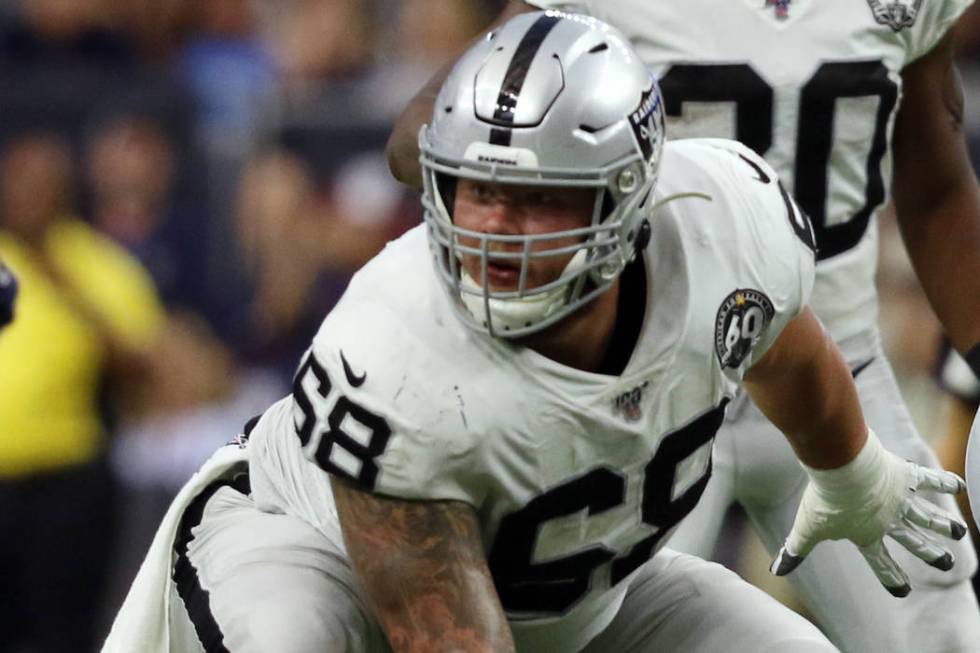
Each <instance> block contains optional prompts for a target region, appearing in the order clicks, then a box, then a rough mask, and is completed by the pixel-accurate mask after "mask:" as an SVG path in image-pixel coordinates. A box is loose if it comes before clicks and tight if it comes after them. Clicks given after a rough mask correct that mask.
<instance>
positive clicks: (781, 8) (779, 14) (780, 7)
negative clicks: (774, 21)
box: [766, 0, 790, 20]
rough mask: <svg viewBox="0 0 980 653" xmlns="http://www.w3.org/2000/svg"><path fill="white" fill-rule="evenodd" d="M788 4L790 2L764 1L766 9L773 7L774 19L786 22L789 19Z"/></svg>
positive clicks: (782, 0) (787, 0)
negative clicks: (774, 9)
mask: <svg viewBox="0 0 980 653" xmlns="http://www.w3.org/2000/svg"><path fill="white" fill-rule="evenodd" d="M789 3H790V0H766V8H769V7H775V8H776V18H779V19H780V20H786V19H787V18H789Z"/></svg>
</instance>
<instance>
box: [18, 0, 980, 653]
mask: <svg viewBox="0 0 980 653" xmlns="http://www.w3.org/2000/svg"><path fill="white" fill-rule="evenodd" d="M500 4H501V2H500V0H207V1H206V2H200V1H192V0H0V117H2V120H0V258H2V259H3V260H5V261H6V262H7V263H8V264H10V266H11V267H12V268H14V270H15V271H16V272H17V273H18V275H19V276H20V277H21V280H22V297H21V303H20V305H19V306H18V311H19V314H18V320H17V321H16V322H15V323H14V325H13V326H11V327H10V328H9V329H8V330H7V331H5V332H4V333H3V335H2V336H0V416H2V418H3V426H2V428H0V533H4V537H3V538H0V540H5V541H2V543H0V554H2V555H0V577H3V578H4V580H5V583H4V585H3V586H2V587H3V589H2V590H0V629H3V630H4V632H5V633H7V634H8V636H5V638H4V641H3V642H0V653H2V652H5V651H68V650H71V651H85V650H91V649H92V647H93V646H94V642H96V641H97V640H98V639H99V638H100V637H101V636H102V634H103V633H104V629H105V627H106V624H107V621H106V620H107V618H108V617H109V615H110V614H111V613H112V611H113V610H114V609H115V607H116V605H117V604H118V601H119V600H121V597H122V595H123V594H124V593H125V590H126V587H127V585H128V582H129V580H130V579H131V577H132V574H133V573H134V571H135V566H136V565H138V564H139V560H140V557H141V556H142V555H143V553H144V552H145V549H146V546H147V543H148V540H149V538H150V537H151V535H152V532H153V529H154V528H155V526H156V524H157V522H158V521H159V519H160V517H161V515H162V512H163V510H165V508H166V505H167V503H168V502H169V500H170V497H171V496H172V494H173V493H174V492H175V490H176V489H177V488H178V487H179V486H180V485H181V484H182V483H183V481H184V480H186V478H187V477H188V476H189V474H190V473H191V472H192V471H193V470H194V469H196V468H197V466H198V465H199V464H200V462H201V461H202V460H203V459H204V458H206V457H207V456H208V455H209V453H210V452H211V451H212V450H213V449H214V448H215V447H216V446H218V445H220V444H223V443H224V442H225V441H227V440H229V439H230V438H231V437H233V436H234V435H235V433H237V432H238V430H239V429H240V428H241V426H242V424H243V423H244V422H245V421H246V420H247V419H248V418H249V417H251V416H252V415H254V414H257V413H259V412H261V410H262V409H263V408H264V407H265V406H267V405H268V404H269V403H271V402H272V401H274V400H275V399H277V398H278V397H279V396H281V395H282V394H283V393H285V392H286V391H288V387H289V384H290V382H291V376H292V374H293V371H294V368H295V365H296V363H297V361H298V360H299V358H300V355H301V354H302V351H303V350H304V349H305V348H306V347H307V346H308V344H309V342H310V340H311V338H312V337H313V335H314V334H315V332H316V329H317V327H318V325H319V323H320V320H321V319H322V318H323V316H324V315H325V314H326V313H327V312H328V311H329V310H330V308H331V306H332V305H333V303H334V302H335V301H336V300H337V299H338V297H339V295H340V293H341V292H342V291H343V289H344V287H345V285H346V282H347V280H348V279H349V277H350V275H351V274H352V272H353V271H354V270H356V269H357V268H358V267H360V266H361V265H362V264H363V263H364V262H365V261H367V260H368V259H369V258H370V257H371V256H373V255H374V254H375V253H377V252H378V251H379V250H380V249H381V247H383V245H384V243H385V242H387V241H388V240H390V239H391V238H393V237H395V236H397V235H398V234H400V233H401V232H403V231H405V230H406V229H408V228H411V227H412V226H414V225H415V224H417V223H418V222H419V220H420V217H421V215H420V209H419V206H418V201H417V198H416V197H415V196H414V195H413V194H412V193H410V192H408V191H406V190H405V189H403V188H401V187H400V186H399V185H397V183H396V182H395V181H394V180H393V179H392V178H391V177H390V175H389V174H388V171H387V167H386V164H385V160H384V155H383V147H384V143H385V141H386V139H387V136H388V133H389V131H390V127H391V124H392V122H393V120H394V118H395V117H396V116H397V114H398V112H399V111H400V110H401V108H402V107H403V106H404V104H405V103H406V102H407V101H408V99H409V98H410V97H411V96H412V95H413V94H414V93H415V91H416V90H417V89H418V88H419V87H420V86H422V84H423V83H424V82H425V81H426V80H427V79H428V77H429V76H430V75H431V74H432V73H433V72H434V71H435V70H436V69H437V68H438V67H440V66H441V65H442V64H443V63H444V62H445V61H446V60H448V59H449V58H450V57H451V56H452V55H453V54H454V53H455V52H457V51H459V50H460V49H461V48H462V46H463V44H464V43H466V42H467V41H468V40H469V39H470V38H472V36H473V35H474V34H476V33H477V32H478V31H479V30H480V29H481V28H482V26H483V25H485V24H486V22H487V21H488V20H489V19H490V18H491V17H492V16H493V15H494V14H495V13H496V11H497V10H498V9H499V6H500ZM974 14H975V15H977V16H980V12H977V11H975V12H974ZM967 37H968V38H967V39H966V41H965V45H964V50H963V68H962V72H963V76H964V80H965V82H966V88H967V114H968V118H969V120H968V123H969V125H968V126H969V127H970V129H971V134H972V137H971V141H972V143H973V144H974V146H975V150H976V152H977V157H976V160H977V161H980V20H978V21H977V23H976V28H975V29H973V30H970V31H969V34H967ZM882 247H883V252H884V256H883V258H882V270H881V275H880V283H881V287H882V291H883V307H882V308H883V316H884V319H885V323H884V328H885V335H886V342H887V344H888V346H889V349H890V351H891V353H892V356H893V358H892V360H893V363H894V364H895V366H896V368H897V371H898V372H899V374H900V376H901V377H902V378H903V382H904V384H905V387H906V389H907V390H908V392H909V393H910V394H911V395H912V396H910V399H911V400H912V402H913V407H916V406H918V407H919V409H920V410H918V411H917V419H919V420H920V424H919V426H920V428H922V430H923V431H924V432H925V433H929V432H930V430H931V429H932V427H933V425H934V423H935V422H934V421H933V420H937V419H938V417H937V415H935V414H934V413H935V405H936V402H935V399H936V396H937V393H936V390H934V388H933V386H932V385H931V382H929V381H928V379H929V369H930V366H931V365H932V361H933V356H934V353H935V348H936V343H937V341H938V340H939V338H940V336H941V333H940V328H939V327H938V325H937V323H936V322H935V319H934V318H933V317H932V314H931V310H930V309H929V307H928V305H927V304H926V303H925V302H924V300H923V299H922V297H921V293H919V290H918V287H917V284H916V281H915V278H914V275H912V274H911V273H910V271H909V270H910V269H909V266H908V263H907V261H906V260H905V259H904V258H903V250H902V247H901V245H900V242H899V239H898V236H897V234H896V233H895V228H894V225H893V224H892V223H891V222H890V221H889V220H888V219H887V218H886V219H885V220H884V221H883V236H882ZM65 361H69V363H70V364H66V363H65ZM13 506H16V507H17V509H16V510H15V509H14V508H13ZM42 513H43V514H44V515H56V516H57V517H52V518H51V519H48V518H45V519H41V518H39V517H38V515H39V514H42ZM32 515H33V516H32ZM56 519H60V520H61V521H62V522H64V528H63V529H59V528H57V527H55V525H54V524H55V522H56ZM72 529H75V530H72ZM14 531H16V532H19V533H22V534H23V536H22V537H18V538H14V539H15V540H16V541H13V542H12V541H10V538H8V537H7V534H8V533H11V532H14ZM25 551H26V552H27V554H28V555H26V557H25ZM69 551H70V553H71V555H68V554H67V553H68V552H69ZM59 555H60V556H61V557H64V558H66V559H67V560H66V564H65V565H64V567H65V568H64V569H63V570H62V571H61V573H62V576H61V577H57V569H55V572H52V571H51V570H50V569H48V570H47V571H43V570H42V567H51V564H50V561H51V560H52V559H53V557H57V556H59ZM28 558H30V559H28ZM39 560H40V561H39ZM54 566H55V567H57V565H54ZM82 567H84V569H85V570H86V571H87V574H82V573H80V572H79V568H82ZM45 575H46V576H51V577H52V578H51V579H50V581H49V583H47V584H45V583H43V582H39V581H38V580H37V579H38V578H40V577H44V576H45ZM66 578H67V580H66ZM12 579H20V580H21V581H22V582H21V583H20V584H17V583H15V582H14V581H13V580H12ZM78 602H81V603H82V604H84V605H85V606H92V607H90V608H89V609H88V610H87V612H85V611H82V613H78V614H75V613H73V614H68V613H69V612H71V611H70V610H68V609H63V608H64V606H66V605H70V604H73V603H78ZM39 606H40V607H39ZM76 612H77V611H76ZM57 614H61V615H62V617H63V618H62V619H61V620H59V619H57V618H55V617H56V616H57ZM70 619H74V620H75V621H71V620H70ZM72 631H74V632H75V636H76V639H75V640H74V641H72V642H66V641H65V640H64V638H65V637H66V635H65V633H67V632H72ZM10 633H14V635H11V634H10ZM17 634H19V636H20V642H21V643H20V644H17V643H16V642H17V640H18V637H17V636H16V635H17ZM28 642H29V643H28Z"/></svg>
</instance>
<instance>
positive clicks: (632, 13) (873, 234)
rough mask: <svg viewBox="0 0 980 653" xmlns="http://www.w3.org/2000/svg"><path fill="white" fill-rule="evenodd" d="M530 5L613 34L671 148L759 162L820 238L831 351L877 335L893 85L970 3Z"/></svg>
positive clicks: (822, 0)
mask: <svg viewBox="0 0 980 653" xmlns="http://www.w3.org/2000/svg"><path fill="white" fill-rule="evenodd" d="M526 1H527V3H528V4H531V5H536V6H538V7H541V8H545V9H547V8H565V9H570V10H579V11H583V12H584V13H588V14H590V15H592V16H595V17H596V18H599V19H601V20H603V21H605V22H607V23H609V24H611V25H613V26H614V27H616V28H618V29H620V30H621V31H623V33H625V34H626V36H627V37H628V38H629V39H630V42H631V43H632V44H633V46H634V47H635V48H636V51H637V52H638V53H639V54H640V56H641V57H642V58H643V61H644V63H646V64H647V65H648V66H649V67H650V68H651V69H652V70H653V71H654V72H655V73H656V74H657V77H658V79H659V81H660V86H661V90H662V92H663V95H664V101H665V106H666V109H667V111H666V113H667V137H668V138H689V137H705V136H711V137H719V138H733V139H735V140H738V141H741V142H743V143H745V144H746V145H748V146H749V147H751V148H752V149H754V150H755V151H757V152H758V153H759V154H761V155H763V157H764V158H765V159H766V161H767V162H768V163H769V164H770V165H771V166H772V167H773V168H774V169H775V170H776V172H777V173H778V174H779V177H780V179H782V180H783V183H784V184H786V188H787V190H789V191H790V193H791V194H792V195H793V196H794V197H795V198H796V200H797V201H798V202H799V204H800V207H801V208H803V210H804V211H805V212H806V213H807V214H808V215H809V216H810V219H811V220H812V221H813V224H814V227H815V229H816V231H817V242H818V245H819V246H820V250H821V252H820V258H821V261H820V265H819V266H818V271H817V280H816V283H815V285H814V291H813V300H812V302H811V303H812V305H813V307H814V310H815V311H816V312H817V315H819V317H820V319H821V320H822V321H823V322H824V324H825V325H826V327H827V329H828V331H830V333H831V334H832V335H833V336H834V339H835V340H836V341H837V342H841V341H842V340H844V339H845V338H847V337H849V336H852V335H855V334H857V333H861V332H866V331H868V330H871V329H873V328H874V326H875V322H876V320H877V301H876V298H875V288H874V273H875V267H876V265H875V263H876V258H877V252H878V247H877V227H876V224H875V221H874V219H873V217H872V214H873V212H874V211H876V210H877V209H879V208H880V207H881V206H883V205H884V204H885V201H886V194H887V191H888V189H889V187H890V182H891V157H890V152H891V135H892V127H893V124H894V119H895V114H896V113H897V110H898V102H899V100H900V98H901V93H902V77H901V71H902V69H903V68H904V67H905V66H906V65H908V64H909V63H911V62H912V61H914V60H916V59H918V58H919V57H921V56H922V55H923V54H925V53H927V52H928V51H929V50H930V49H932V47H934V46H935V44H936V43H937V42H938V41H939V40H940V39H941V38H942V36H943V35H944V34H945V33H946V32H947V31H948V30H949V28H950V27H951V26H952V24H953V23H954V22H955V20H956V19H957V18H958V17H959V16H960V15H961V14H962V13H963V12H964V11H965V10H966V8H967V7H968V6H969V5H970V4H972V2H973V0H925V1H924V2H916V1H913V0H898V1H895V0H891V1H888V0H868V1H866V2H865V1H861V0H790V1H788V2H777V1H766V0H738V1H732V2H721V3H719V2H716V1H715V0H685V2H682V3H675V2H650V1H649V0H575V1H572V2H569V1H568V0H526ZM778 5H785V7H786V12H785V18H780V15H781V13H782V12H781V11H780V9H779V7H778ZM871 5H882V6H884V7H891V6H892V5H902V6H905V7H907V8H908V10H909V11H910V12H911V16H913V22H912V24H911V26H908V27H903V28H901V29H898V30H896V29H894V28H893V27H892V26H891V25H888V24H883V23H881V22H878V21H877V20H876V19H875V12H874V11H873V10H872V6H871ZM916 7H917V8H916ZM709 17H710V18H709Z"/></svg>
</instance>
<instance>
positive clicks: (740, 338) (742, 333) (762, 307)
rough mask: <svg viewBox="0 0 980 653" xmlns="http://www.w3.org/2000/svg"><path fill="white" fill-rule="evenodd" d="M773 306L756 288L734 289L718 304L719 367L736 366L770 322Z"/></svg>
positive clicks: (716, 328) (716, 326)
mask: <svg viewBox="0 0 980 653" xmlns="http://www.w3.org/2000/svg"><path fill="white" fill-rule="evenodd" d="M774 314H775V310H774V309H773V307H772V302H771V301H769V298H768V297H766V296H765V294H763V293H761V292H759V291H758V290H752V289H750V288H744V289H740V290H736V291H735V292H733V293H732V294H730V295H729V296H728V297H726V298H725V301H723V302H722V303H721V306H719V307H718V317H717V318H716V319H715V353H716V354H717V355H718V361H719V362H720V363H721V366H722V367H738V366H739V365H741V364H742V361H744V360H745V357H746V356H748V355H749V352H751V351H752V347H754V346H755V343H756V342H758V340H759V337H760V336H761V335H762V332H763V331H765V330H766V327H767V326H769V322H771V321H772V316H773V315H774Z"/></svg>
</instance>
